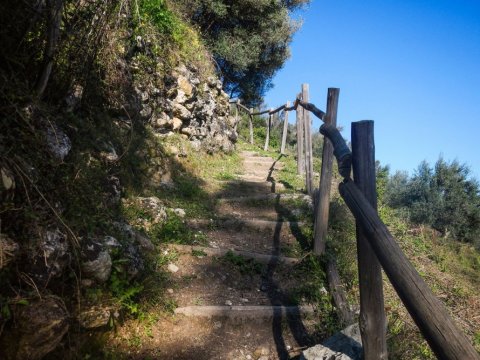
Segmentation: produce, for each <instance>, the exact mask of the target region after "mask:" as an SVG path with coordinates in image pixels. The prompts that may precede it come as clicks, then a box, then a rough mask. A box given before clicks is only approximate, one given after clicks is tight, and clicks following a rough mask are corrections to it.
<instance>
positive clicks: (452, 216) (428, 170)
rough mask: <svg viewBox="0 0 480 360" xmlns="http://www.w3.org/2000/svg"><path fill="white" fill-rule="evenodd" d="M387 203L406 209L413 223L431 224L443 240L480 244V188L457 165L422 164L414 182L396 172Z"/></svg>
mask: <svg viewBox="0 0 480 360" xmlns="http://www.w3.org/2000/svg"><path fill="white" fill-rule="evenodd" d="M386 199H387V203H388V204H389V205H390V206H392V207H394V208H406V209H407V210H408V212H409V214H410V220H411V221H412V222H414V223H417V224H428V225H430V226H432V227H433V228H434V229H436V230H438V231H439V232H440V233H441V234H443V235H444V236H452V237H454V238H456V239H458V240H461V241H468V242H475V241H477V242H478V239H479V238H480V194H479V184H478V182H477V181H476V180H475V179H472V178H470V169H469V168H468V166H467V165H465V164H460V163H459V162H458V161H456V160H455V161H452V162H451V163H448V162H446V161H445V160H444V159H443V158H440V159H438V161H437V162H436V163H435V166H434V168H432V167H431V166H430V165H429V164H428V163H427V162H426V161H423V162H422V163H421V164H420V165H419V166H418V168H417V170H416V171H415V173H414V175H413V176H412V177H411V178H408V176H407V174H406V173H402V172H397V173H396V174H395V175H394V176H392V177H391V178H390V179H389V182H388V184H387V191H386Z"/></svg>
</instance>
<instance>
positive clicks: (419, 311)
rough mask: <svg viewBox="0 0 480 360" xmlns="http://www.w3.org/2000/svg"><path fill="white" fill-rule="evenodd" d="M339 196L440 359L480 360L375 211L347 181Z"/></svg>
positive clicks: (342, 185) (343, 184) (355, 187)
mask: <svg viewBox="0 0 480 360" xmlns="http://www.w3.org/2000/svg"><path fill="white" fill-rule="evenodd" d="M339 189H340V194H341V195H342V197H343V199H344V200H345V203H346V204H347V206H348V207H349V209H350V210H351V211H352V213H353V215H354V216H355V219H356V220H357V221H358V222H359V224H361V226H362V229H363V231H365V234H366V238H367V239H368V242H369V243H370V247H371V248H372V249H373V251H375V254H376V255H377V258H378V260H379V261H380V263H381V264H382V268H383V270H384V271H385V273H386V274H387V276H388V278H389V279H390V282H391V283H392V285H393V287H394V288H395V290H396V292H397V294H398V296H399V297H400V299H401V300H402V302H403V304H404V305H405V307H406V308H407V310H408V312H409V313H410V315H411V316H412V319H413V320H414V321H415V323H416V324H417V326H418V328H419V329H420V331H421V332H422V334H423V336H424V337H425V339H426V340H427V342H428V344H429V345H430V347H431V348H432V350H433V352H434V353H435V355H436V356H437V357H438V358H439V359H446V360H464V359H471V360H480V355H479V354H478V353H477V351H476V350H475V348H474V347H473V345H472V344H471V343H470V341H469V340H468V339H467V337H466V336H465V334H464V333H463V331H461V330H459V329H458V328H457V326H456V325H455V322H454V321H453V319H452V318H451V317H450V315H449V313H448V310H447V309H446V307H445V305H443V304H442V302H441V301H440V300H438V299H437V298H436V297H435V295H434V294H433V293H432V291H431V290H430V288H429V287H428V285H427V284H426V283H425V281H424V280H423V279H422V277H421V276H420V275H419V274H418V272H417V271H416V270H415V268H414V267H413V265H412V264H411V263H410V261H408V259H407V258H406V256H405V254H404V253H403V251H402V249H401V248H400V246H399V245H398V243H397V241H396V240H395V239H394V238H393V236H392V235H391V234H390V232H389V230H388V229H387V227H386V226H385V224H384V223H383V222H382V220H380V217H379V216H378V213H377V211H376V210H375V209H374V208H373V207H372V205H371V204H370V202H369V201H368V200H367V199H366V198H365V196H364V195H363V193H362V192H361V191H360V190H359V189H358V187H357V186H356V185H355V184H354V183H353V182H352V181H350V180H347V181H345V182H343V183H341V184H340V186H339Z"/></svg>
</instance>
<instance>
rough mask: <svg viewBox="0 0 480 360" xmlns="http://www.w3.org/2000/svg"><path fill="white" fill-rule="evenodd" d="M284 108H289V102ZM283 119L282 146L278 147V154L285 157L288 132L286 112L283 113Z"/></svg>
mask: <svg viewBox="0 0 480 360" xmlns="http://www.w3.org/2000/svg"><path fill="white" fill-rule="evenodd" d="M285 107H286V108H288V107H290V101H287V104H286V105H285ZM283 117H284V119H283V133H282V146H281V147H280V154H282V155H285V145H286V143H287V132H288V111H284V116H283Z"/></svg>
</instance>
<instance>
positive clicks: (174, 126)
mask: <svg viewBox="0 0 480 360" xmlns="http://www.w3.org/2000/svg"><path fill="white" fill-rule="evenodd" d="M170 125H171V126H172V129H173V130H178V129H180V128H181V127H182V125H183V122H182V120H180V119H179V118H177V117H174V118H173V119H172V120H171V123H170Z"/></svg>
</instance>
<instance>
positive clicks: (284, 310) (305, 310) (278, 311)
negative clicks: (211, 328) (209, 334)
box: [175, 305, 315, 320]
mask: <svg viewBox="0 0 480 360" xmlns="http://www.w3.org/2000/svg"><path fill="white" fill-rule="evenodd" d="M175 314H177V315H178V314H182V315H185V316H191V317H208V318H210V317H229V318H241V319H242V320H243V319H245V320H246V319H259V318H263V319H272V318H274V317H286V316H289V317H292V316H293V317H302V316H307V315H313V314H315V308H314V307H313V306H311V305H304V306H268V305H266V306H185V307H179V308H176V309H175Z"/></svg>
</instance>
